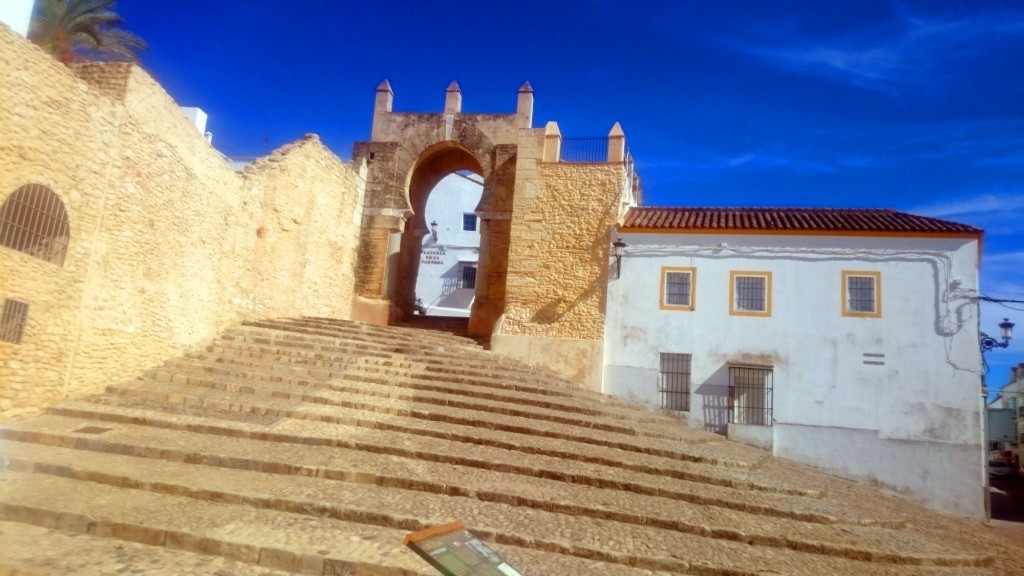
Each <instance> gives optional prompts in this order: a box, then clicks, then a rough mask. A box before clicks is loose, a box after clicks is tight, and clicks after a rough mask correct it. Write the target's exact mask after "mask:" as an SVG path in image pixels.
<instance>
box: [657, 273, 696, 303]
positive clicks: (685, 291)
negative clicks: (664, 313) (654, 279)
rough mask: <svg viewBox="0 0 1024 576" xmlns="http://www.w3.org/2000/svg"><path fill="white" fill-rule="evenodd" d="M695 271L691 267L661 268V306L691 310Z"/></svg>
mask: <svg viewBox="0 0 1024 576" xmlns="http://www.w3.org/2000/svg"><path fill="white" fill-rule="evenodd" d="M695 277H696V271H695V270H694V269H693V268H674V267H665V268H662V269H661V308H662V309H664V310H693V308H694V297H695V294H694V293H695V291H696V290H695V288H696V287H695V282H694V278H695Z"/></svg>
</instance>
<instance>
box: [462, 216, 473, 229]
mask: <svg viewBox="0 0 1024 576" xmlns="http://www.w3.org/2000/svg"><path fill="white" fill-rule="evenodd" d="M462 229H463V230H465V231H467V232H476V214H473V213H471V212H466V213H465V214H463V215H462Z"/></svg>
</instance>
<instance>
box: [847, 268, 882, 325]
mask: <svg viewBox="0 0 1024 576" xmlns="http://www.w3.org/2000/svg"><path fill="white" fill-rule="evenodd" d="M853 278H870V279H871V280H872V281H873V286H872V288H873V290H874V296H875V299H874V306H873V308H874V310H854V309H853V308H852V307H851V306H850V296H851V293H852V291H851V290H850V280H851V279H853ZM842 291H843V302H842V306H843V316H847V317H851V318H881V317H882V273H881V272H878V271H874V270H843V290H842Z"/></svg>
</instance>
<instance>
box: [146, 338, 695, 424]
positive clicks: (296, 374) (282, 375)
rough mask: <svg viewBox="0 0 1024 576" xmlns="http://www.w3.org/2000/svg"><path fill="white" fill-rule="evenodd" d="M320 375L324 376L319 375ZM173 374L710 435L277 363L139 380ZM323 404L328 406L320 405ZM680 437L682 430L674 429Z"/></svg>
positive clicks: (174, 367) (310, 396)
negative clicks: (644, 425) (645, 425)
mask: <svg viewBox="0 0 1024 576" xmlns="http://www.w3.org/2000/svg"><path fill="white" fill-rule="evenodd" d="M324 370H326V371H327V373H326V374H324ZM173 374H184V375H188V376H196V377H198V378H215V379H231V380H244V381H247V382H261V383H267V384H273V385H275V386H276V387H278V388H279V389H286V390H291V393H293V394H299V395H302V396H303V400H305V401H307V402H317V401H320V400H319V398H320V397H321V396H320V394H321V393H322V392H327V391H333V392H341V393H346V394H357V395H362V396H368V397H372V398H392V399H397V400H402V401H405V402H416V403H422V404H435V405H439V406H450V407H454V408H460V409H463V410H474V411H478V412H483V413H491V414H495V415H507V416H517V417H522V418H530V419H533V420H544V421H548V422H556V423H559V424H566V425H569V426H577V427H581V428H590V429H594V430H602V431H606V432H614V433H618V434H627V435H631V436H633V435H640V436H645V437H649V438H661V439H664V440H670V441H674V442H689V441H696V442H708V441H712V440H713V439H714V437H713V436H712V435H711V434H710V433H700V432H699V431H695V432H694V433H691V434H688V435H687V434H683V433H678V434H676V435H670V434H666V430H671V429H666V427H664V426H660V427H654V428H653V429H651V430H644V429H642V427H640V426H637V425H634V424H633V423H632V422H630V421H629V420H628V419H627V418H628V416H627V414H624V413H611V414H603V413H600V412H598V411H596V410H588V412H589V414H585V415H584V414H577V413H576V412H575V411H573V410H571V409H570V410H563V409H562V408H563V407H567V408H571V407H572V406H571V405H568V404H561V405H559V404H552V403H550V402H545V399H544V398H543V397H542V398H536V397H533V396H527V395H521V394H518V393H515V392H512V393H507V394H506V395H505V396H504V397H499V398H480V397H479V396H478V395H477V394H475V393H474V392H475V389H473V388H471V387H462V386H459V385H448V386H437V385H434V386H431V388H432V389H429V390H424V389H423V388H424V387H423V386H420V387H419V389H416V388H415V387H414V386H413V385H412V381H411V379H409V378H401V379H399V378H391V379H375V378H366V377H363V375H362V374H361V373H360V374H352V375H349V374H348V373H347V372H344V371H341V370H337V371H336V370H335V369H333V368H328V367H324V368H315V369H312V370H310V369H303V368H298V369H296V368H294V367H289V366H287V365H285V366H281V365H280V364H277V363H272V362H262V361H256V360H254V361H249V362H244V361H241V362H231V361H229V360H228V359H226V358H224V357H212V356H205V357H204V356H203V355H195V354H193V355H190V356H188V357H186V358H185V359H182V360H172V361H169V362H167V363H165V364H164V366H163V367H162V368H160V369H157V370H151V371H150V372H148V373H147V374H146V375H145V378H147V379H152V380H156V381H164V382H167V381H170V379H171V376H172V375H173ZM324 402H327V403H329V402H330V401H329V400H324ZM679 431H680V432H682V431H684V429H683V428H682V427H680V428H679Z"/></svg>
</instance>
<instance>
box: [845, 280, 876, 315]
mask: <svg viewBox="0 0 1024 576" xmlns="http://www.w3.org/2000/svg"><path fill="white" fill-rule="evenodd" d="M847 282H848V286H849V292H850V310H851V311H853V312H874V311H875V279H874V278H872V277H870V276H850V277H849V278H848V279H847Z"/></svg>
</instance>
